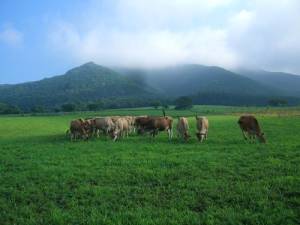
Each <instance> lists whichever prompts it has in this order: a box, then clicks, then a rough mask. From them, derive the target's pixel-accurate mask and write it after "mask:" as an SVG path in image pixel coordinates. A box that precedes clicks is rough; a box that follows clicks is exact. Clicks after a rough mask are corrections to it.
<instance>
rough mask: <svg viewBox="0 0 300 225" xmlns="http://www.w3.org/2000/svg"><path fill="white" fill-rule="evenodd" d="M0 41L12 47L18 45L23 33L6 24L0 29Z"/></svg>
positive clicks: (21, 40) (20, 42) (20, 43)
mask: <svg viewBox="0 0 300 225" xmlns="http://www.w3.org/2000/svg"><path fill="white" fill-rule="evenodd" d="M0 42H3V43H5V44H7V45H9V46H12V47H19V46H21V45H22V43H23V33H22V32H20V31H18V30H17V29H15V28H14V27H12V26H7V27H5V28H4V29H3V30H2V31H0Z"/></svg>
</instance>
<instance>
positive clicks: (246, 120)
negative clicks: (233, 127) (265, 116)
mask: <svg viewBox="0 0 300 225" xmlns="http://www.w3.org/2000/svg"><path fill="white" fill-rule="evenodd" d="M238 124H239V125H240V127H241V129H242V130H245V131H252V132H257V133H260V127H259V124H258V121H257V119H256V118H255V117H254V116H252V115H244V116H241V117H240V119H239V120H238Z"/></svg>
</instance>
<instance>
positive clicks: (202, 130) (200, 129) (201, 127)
mask: <svg viewBox="0 0 300 225" xmlns="http://www.w3.org/2000/svg"><path fill="white" fill-rule="evenodd" d="M208 125H209V124H208V119H207V118H206V117H204V116H196V127H197V133H196V136H197V138H198V140H199V141H200V142H203V140H206V139H207V133H208Z"/></svg>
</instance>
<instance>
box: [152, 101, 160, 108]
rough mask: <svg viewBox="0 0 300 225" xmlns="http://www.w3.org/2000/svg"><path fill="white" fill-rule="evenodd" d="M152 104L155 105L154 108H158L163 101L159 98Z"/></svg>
mask: <svg viewBox="0 0 300 225" xmlns="http://www.w3.org/2000/svg"><path fill="white" fill-rule="evenodd" d="M151 105H152V106H153V107H154V109H158V107H159V106H161V102H160V101H159V100H155V101H153V102H152V104H151Z"/></svg>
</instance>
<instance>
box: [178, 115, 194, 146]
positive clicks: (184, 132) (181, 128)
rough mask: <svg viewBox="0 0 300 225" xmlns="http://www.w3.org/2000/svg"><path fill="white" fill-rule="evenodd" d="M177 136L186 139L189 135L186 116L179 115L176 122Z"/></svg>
mask: <svg viewBox="0 0 300 225" xmlns="http://www.w3.org/2000/svg"><path fill="white" fill-rule="evenodd" d="M177 136H180V137H181V138H182V139H183V140H185V141H187V140H188V139H189V138H190V137H191V136H190V135H189V123H188V120H187V118H185V117H179V118H178V123H177Z"/></svg>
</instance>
